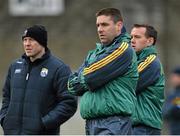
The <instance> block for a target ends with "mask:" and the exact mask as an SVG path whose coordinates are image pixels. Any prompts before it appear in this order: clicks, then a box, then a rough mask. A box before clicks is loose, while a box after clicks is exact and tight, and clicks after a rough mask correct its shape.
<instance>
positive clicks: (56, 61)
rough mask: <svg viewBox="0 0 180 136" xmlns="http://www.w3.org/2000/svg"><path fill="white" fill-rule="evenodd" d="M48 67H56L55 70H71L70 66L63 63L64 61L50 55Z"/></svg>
mask: <svg viewBox="0 0 180 136" xmlns="http://www.w3.org/2000/svg"><path fill="white" fill-rule="evenodd" d="M48 65H49V66H51V67H54V68H67V69H70V68H69V66H68V65H67V64H65V63H64V62H63V61H62V59H60V58H58V57H56V56H54V55H50V57H49V58H48Z"/></svg>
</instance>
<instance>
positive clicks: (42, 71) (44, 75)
mask: <svg viewBox="0 0 180 136" xmlns="http://www.w3.org/2000/svg"><path fill="white" fill-rule="evenodd" d="M40 75H41V77H46V76H47V75H48V69H47V68H42V69H41V73H40Z"/></svg>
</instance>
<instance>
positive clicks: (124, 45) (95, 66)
mask: <svg viewBox="0 0 180 136" xmlns="http://www.w3.org/2000/svg"><path fill="white" fill-rule="evenodd" d="M127 48H128V43H127V42H123V43H122V44H121V45H120V46H119V48H118V49H116V50H115V51H114V52H112V53H111V54H110V55H108V56H106V57H105V58H103V59H102V60H100V61H98V62H96V63H94V64H92V65H90V66H89V67H87V68H85V69H84V71H83V75H87V74H89V73H92V72H94V71H96V70H98V69H100V68H102V67H104V66H105V65H107V64H109V63H110V62H112V61H113V60H115V59H116V58H117V57H119V56H120V55H121V54H122V53H123V52H124V51H125V50H126V49H127Z"/></svg>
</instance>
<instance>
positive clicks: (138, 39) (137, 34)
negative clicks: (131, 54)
mask: <svg viewBox="0 0 180 136" xmlns="http://www.w3.org/2000/svg"><path fill="white" fill-rule="evenodd" d="M145 33H146V28H144V27H138V28H137V27H134V28H133V29H132V30H131V45H132V47H133V48H134V49H135V51H136V52H139V51H141V50H142V49H144V48H146V47H147V46H149V45H151V44H152V38H147V37H146V36H145Z"/></svg>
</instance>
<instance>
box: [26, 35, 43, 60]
mask: <svg viewBox="0 0 180 136" xmlns="http://www.w3.org/2000/svg"><path fill="white" fill-rule="evenodd" d="M23 46H24V51H25V53H26V55H27V56H28V57H30V59H31V60H35V59H37V58H40V57H41V56H42V55H43V53H44V47H43V46H41V45H40V44H39V43H38V42H37V41H36V40H34V39H33V38H31V37H25V38H24V39H23Z"/></svg>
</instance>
